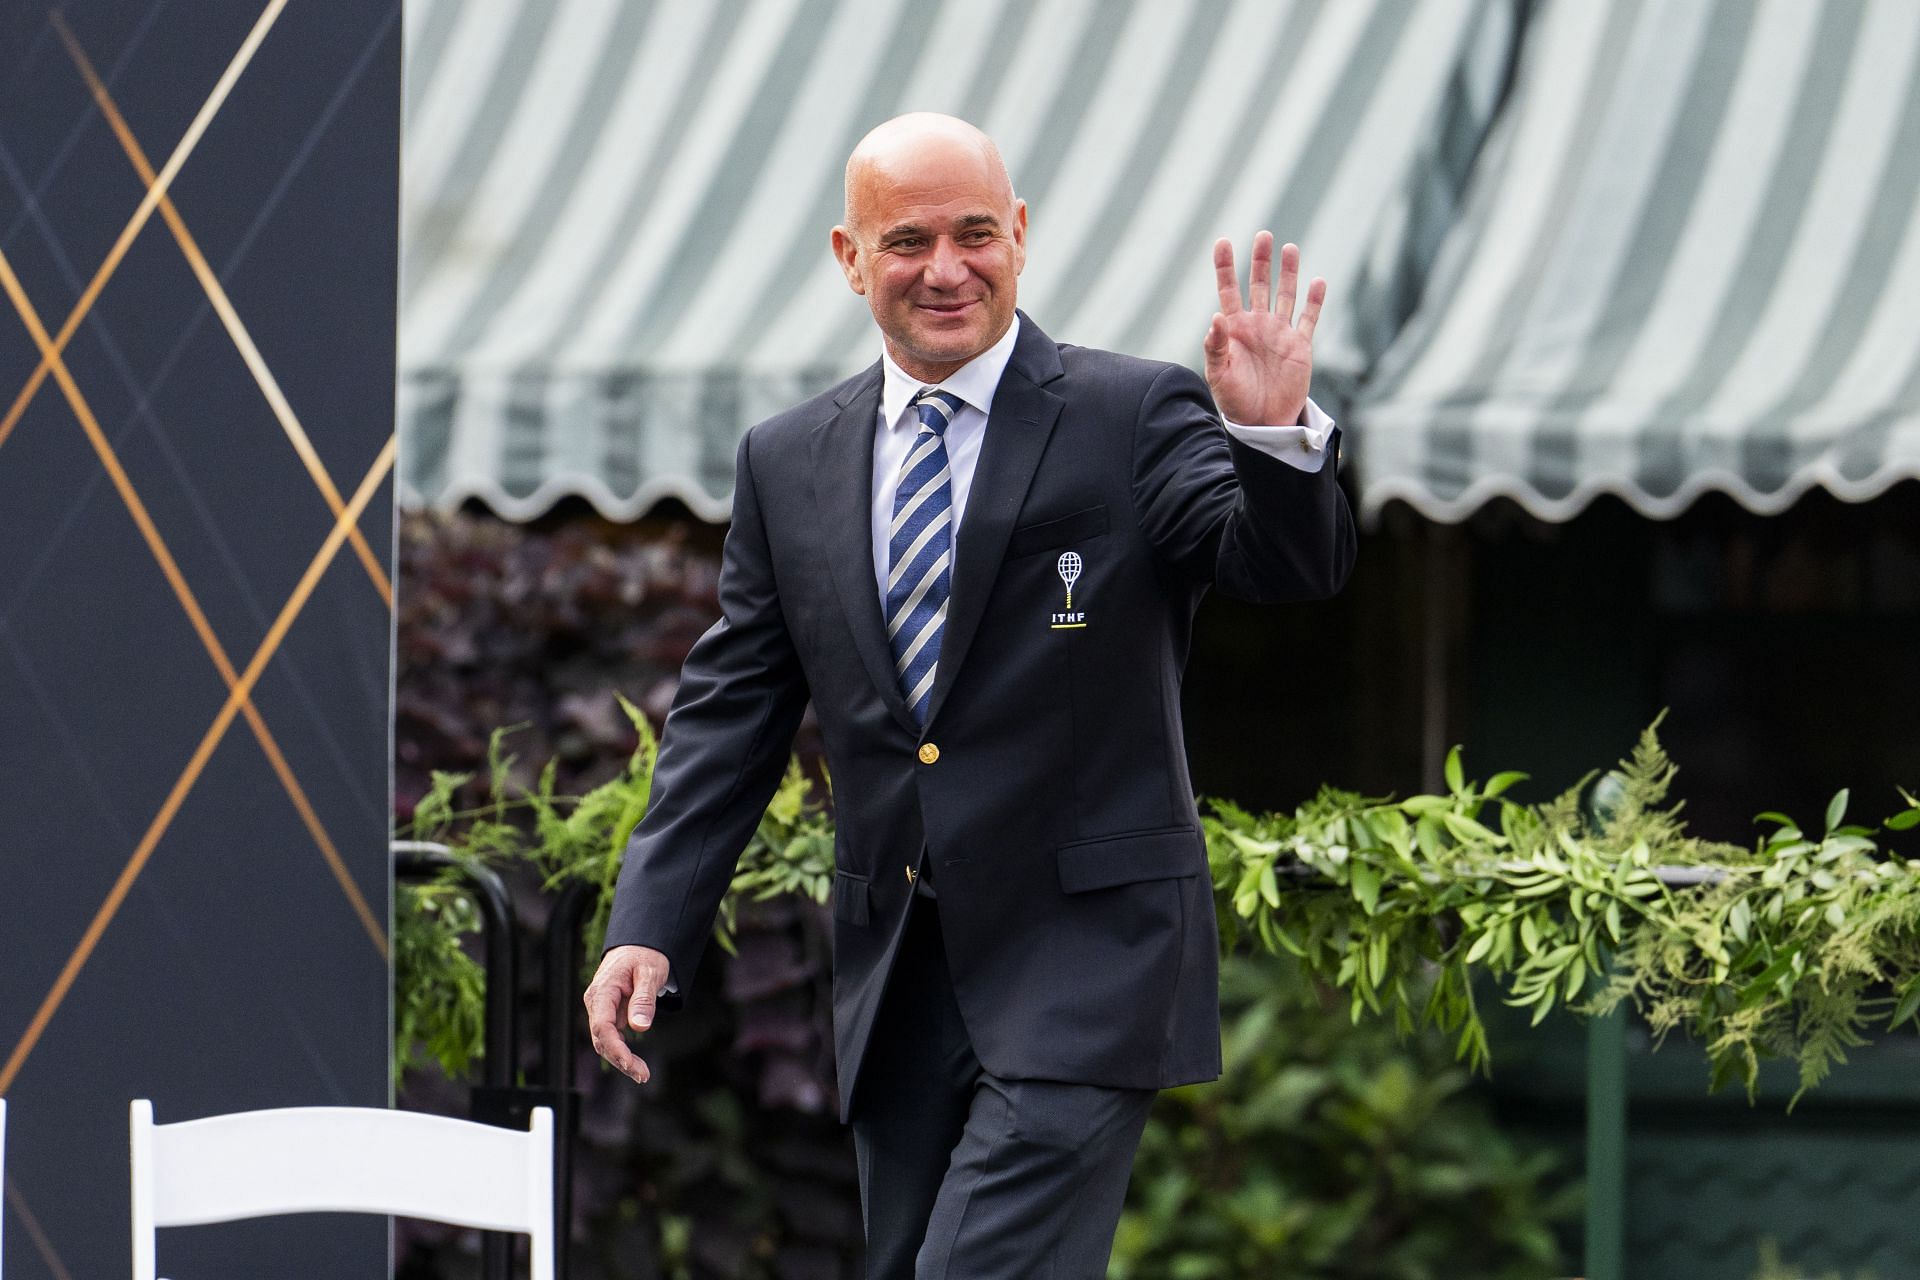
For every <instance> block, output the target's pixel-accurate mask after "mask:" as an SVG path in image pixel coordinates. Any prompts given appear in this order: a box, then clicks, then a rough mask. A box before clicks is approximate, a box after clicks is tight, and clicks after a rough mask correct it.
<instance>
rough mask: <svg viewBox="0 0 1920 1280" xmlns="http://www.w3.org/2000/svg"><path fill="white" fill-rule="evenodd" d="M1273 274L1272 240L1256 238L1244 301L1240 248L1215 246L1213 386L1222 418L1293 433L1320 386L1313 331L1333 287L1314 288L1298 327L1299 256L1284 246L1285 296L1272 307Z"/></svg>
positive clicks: (1210, 337) (1210, 335)
mask: <svg viewBox="0 0 1920 1280" xmlns="http://www.w3.org/2000/svg"><path fill="white" fill-rule="evenodd" d="M1272 274H1273V233H1272V232H1269V231H1262V232H1260V233H1259V234H1258V235H1256V236H1254V238H1253V269H1252V272H1251V274H1250V278H1249V280H1248V290H1247V293H1248V297H1247V300H1246V302H1245V304H1244V305H1243V304H1242V303H1241V300H1240V281H1239V278H1238V277H1237V276H1236V275H1235V274H1234V270H1233V243H1232V241H1229V240H1219V241H1216V242H1215V243H1214V246H1213V275H1214V282H1215V283H1216V284H1217V285H1218V286H1219V288H1220V310H1219V311H1218V312H1217V313H1215V315H1214V317H1213V323H1212V324H1210V325H1208V326H1207V340H1206V343H1205V347H1206V353H1207V386H1208V387H1209V388H1211V389H1212V391H1213V402H1214V404H1215V405H1217V406H1218V407H1219V409H1220V413H1221V416H1222V417H1225V418H1226V419H1228V420H1229V421H1231V422H1237V423H1241V424H1243V425H1248V426H1256V425H1257V426H1272V427H1284V426H1291V425H1293V424H1294V423H1297V422H1298V421H1300V413H1301V411H1302V410H1303V409H1305V408H1306V404H1307V385H1308V384H1309V383H1310V382H1311V381H1312V379H1313V328H1314V326H1315V325H1316V324H1318V323H1319V322H1320V304H1321V303H1322V302H1324V301H1325V300H1326V296H1327V282H1326V281H1325V280H1322V279H1321V278H1320V277H1318V276H1315V277H1314V278H1313V281H1312V283H1310V284H1309V285H1308V286H1307V304H1306V306H1305V307H1304V308H1303V309H1302V310H1301V312H1300V321H1299V323H1298V324H1296V323H1294V319H1293V306H1294V295H1295V291H1296V290H1297V289H1298V288H1299V286H1300V250H1299V248H1298V246H1296V245H1291V244H1287V245H1282V246H1281V247H1280V289H1279V292H1278V293H1277V294H1276V295H1274V297H1273V298H1272V302H1271V305H1269V301H1268V293H1269V290H1270V281H1271V279H1272Z"/></svg>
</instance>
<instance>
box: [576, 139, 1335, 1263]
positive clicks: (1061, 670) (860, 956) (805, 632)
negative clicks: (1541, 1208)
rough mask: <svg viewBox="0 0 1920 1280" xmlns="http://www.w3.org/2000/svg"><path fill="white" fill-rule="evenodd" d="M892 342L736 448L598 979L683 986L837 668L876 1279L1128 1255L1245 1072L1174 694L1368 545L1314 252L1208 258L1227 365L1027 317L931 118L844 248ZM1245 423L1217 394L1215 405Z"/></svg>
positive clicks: (857, 1056)
mask: <svg viewBox="0 0 1920 1280" xmlns="http://www.w3.org/2000/svg"><path fill="white" fill-rule="evenodd" d="M831 242H832V248H833V253H834V256H835V258H836V260H837V261H838V262H839V264H840V267H841V269H842V271H843V272H844V273H845V274H846V279H847V284H848V285H849V286H850V287H851V288H852V289H853V291H854V292H855V293H857V294H860V295H861V296H862V297H864V298H865V299H866V301H867V305H868V307H869V308H870V309H871V311H872V313H873V318H874V321H875V322H876V324H877V325H878V326H879V330H880V340H881V341H880V346H881V353H880V359H879V361H878V362H877V363H876V364H874V365H873V366H872V367H871V368H869V369H867V370H866V371H865V372H864V373H861V374H859V375H858V376H856V377H854V378H852V379H849V380H848V381H846V382H844V383H842V384H840V385H839V386H837V387H834V388H833V389H832V390H830V391H827V392H825V393H823V394H821V395H819V396H816V397H815V398H813V399H812V400H809V401H807V402H806V403H804V404H801V405H798V406H796V407H794V408H792V409H789V410H787V411H786V412H784V413H781V414H779V415H777V416H775V417H773V418H770V419H768V420H767V421H766V422H762V423H760V424H759V425H757V426H755V427H754V428H753V429H752V430H750V431H749V432H747V434H746V437H745V438H744V439H743V440H742V441H741V442H740V447H739V453H738V457H737V463H736V465H737V477H736V482H735V489H734V509H733V523H732V527H731V529H730V530H729V532H728V535H727V542H726V551H725V556H724V562H723V566H722V570H721V580H720V605H721V611H722V616H721V618H720V620H719V621H718V622H716V623H715V624H714V626H713V628H712V629H711V630H709V631H708V632H707V633H706V635H704V636H703V637H701V639H700V641H699V643H698V644H696V645H695V646H694V648H693V651H692V652H691V653H690V654H689V655H688V658H687V661H686V665H685V667H684V669H683V671H682V673H681V683H680V688H679V692H678V695H677V697H676V698H675V700H674V705H673V710H672V712H671V714H670V715H669V716H668V719H667V723H666V728H665V731H664V735H663V738H662V743H661V749H660V757H659V762H658V766H657V768H656V771H655V774H654V784H653V795H652V799H651V802H650V806H649V808H648V811H647V814H646V817H645V819H644V820H643V821H642V822H641V823H640V825H639V826H638V827H637V828H636V829H635V831H634V833H633V836H632V839H631V840H630V841H629V843H628V846H627V852H626V859H625V863H624V865H623V867H622V870H621V875H620V882H619V887H618V891H617V892H616V894H615V898H614V905H613V914H612V920H611V923H610V925H609V927H608V930H607V952H606V954H605V956H604V957H603V959H602V962H601V965H600V969H599V972H598V974H597V975H596V976H595V978H594V980H593V983H592V985H591V986H590V987H589V988H588V990H587V993H586V1003H587V1008H588V1011H589V1019H590V1023H591V1028H592V1033H593V1043H594V1047H595V1049H596V1050H598V1051H599V1053H600V1054H601V1056H602V1057H604V1058H605V1059H606V1060H607V1061H608V1062H610V1063H612V1064H613V1065H614V1066H615V1067H617V1068H619V1069H620V1070H621V1071H623V1072H625V1073H626V1074H628V1075H629V1076H631V1077H632V1078H633V1079H634V1080H636V1081H640V1082H644V1081H645V1080H646V1079H647V1075H648V1071H647V1066H646V1063H645V1062H644V1061H642V1060H641V1059H640V1058H639V1057H638V1056H637V1055H636V1054H635V1053H634V1052H633V1050H632V1049H631V1048H629V1047H628V1045H627V1043H626V1041H625V1039H624V1038H623V1034H622V1030H623V1027H624V1028H626V1029H630V1030H632V1031H636V1032H644V1031H645V1030H646V1029H647V1028H648V1027H649V1026H650V1025H651V1024H652V1021H653V1018H654V1014H655V1010H656V1007H669V1006H671V1004H672V1003H674V1002H675V1001H677V999H678V993H679V992H680V991H682V990H684V989H685V988H686V987H687V985H688V983H689V980H690V979H691V977H692V974H693V971H694V967H695V966H696V965H697V964H698V963H699V961H700V958H701V954H702V952H703V950H704V948H705V944H706V940H707V938H708V937H709V936H710V934H711V931H712V928H713V922H714V917H715V914H716V912H717V910H718V907H719V904H720V901H721V898H722V896H723V895H724V894H725V892H726V889H727V886H728V883H729V882H730V880H731V878H732V874H733V868H734V865H735V863H736V861H737V859H738V857H739V854H740V851H741V849H742V848H743V847H744V846H745V844H746V842H747V840H748V839H749V838H750V837H751V835H752V833H753V831H754V828H755V826H756V824H757V823H758V821H759V819H760V815H761V814H762V812H763V811H764V809H765V806H766V803H767V801H768V799H769V797H770V796H771V794H772V792H773V789H774V787H775V785H776V783H777V782H778V780H779V777H780V774H781V770H782V768H783V766H784V765H785V762H786V759H787V754H788V751H789V750H790V747H791V743H792V739H793V734H794V731H795V729H796V727H797V726H798V724H799V721H800V715H801V712H802V710H803V709H804V707H805V706H806V703H807V700H808V698H809V696H811V698H812V700H813V703H814V707H815V711H816V714H817V716H818V719H819V723H820V729H821V733H822V736H823V737H824V739H825V744H826V752H827V761H828V765H829V768H830V769H831V771H832V775H833V780H834V798H835V804H836V815H835V816H836V838H835V849H834V858H835V866H836V871H835V875H834V882H833V898H832V914H833V940H834V996H833V1016H834V1040H835V1049H836V1052H837V1055H838V1063H839V1083H840V1103H841V1113H842V1116H843V1118H845V1119H846V1120H848V1121H849V1122H850V1123H851V1125H852V1127H853V1133H854V1145H855V1150H856V1152H857V1154H858V1157H859V1162H860V1190H861V1202H862V1208H863V1210H864V1212H865V1215H866V1224H867V1275H868V1276H869V1277H870V1278H871V1280H1032V1278H1034V1277H1047V1278H1048V1280H1070V1278H1071V1280H1080V1278H1082V1277H1085V1278H1087V1280H1092V1278H1094V1277H1100V1276H1104V1275H1105V1273H1106V1266H1107V1258H1108V1255H1109V1253H1110V1252H1111V1249H1112V1242H1113V1232H1114V1228H1115V1225H1116V1224H1117V1222H1118V1219H1119V1214H1120V1209H1121V1204H1122V1201H1123V1199H1124V1197H1125V1193H1126V1185H1127V1175H1128V1172H1129V1170H1130V1168H1131V1165H1132V1161H1133V1155H1134V1151H1135V1149H1136V1147H1137V1146H1138V1143H1139V1140H1140V1134H1141V1130H1142V1128H1143V1127H1144V1125H1145V1123H1146V1116H1147V1110H1148V1107H1149V1105H1150V1104H1151V1102H1152V1100H1153V1097H1154V1093H1155V1091H1156V1090H1158V1089H1163V1088H1167V1087H1169V1086H1172V1085H1179V1084H1187V1083H1191V1082H1195V1081H1201V1080H1210V1079H1213V1078H1214V1077H1215V1076H1217V1075H1218V1074H1219V1070H1220V1031H1219V1000H1218V947H1219V943H1218V938H1217V936H1216V933H1215V928H1214V915H1213V896H1212V890H1211V886H1210V884H1209V882H1208V875H1207V860H1206V848H1205V843H1204V840H1203V838H1202V835H1201V830H1200V821H1199V816H1198V814H1197V812H1196V810H1195V805H1194V797H1193V788H1192V785H1191V783H1190V781H1189V779H1188V774H1187V764H1186V753H1185V743H1184V739H1183V736H1182V728H1181V721H1180V682H1181V676H1182V672H1183V669H1184V667H1185V664H1186V658H1187V650H1188V637H1189V634H1190V631H1191V627H1192V622H1193V616H1194V611H1195V610H1196V608H1197V607H1198V605H1199V603H1200V599H1201V597H1202V595H1203V594H1204V593H1205V592H1206V591H1207V590H1208V589H1209V588H1212V589H1214V590H1218V591H1222V592H1225V593H1226V594H1228V595H1231V596H1234V597H1237V598H1240V599H1245V600H1253V601H1293V600H1309V599H1317V598H1320V597H1324V596H1328V595H1331V594H1332V593H1334V592H1336V591H1338V590H1339V589H1340V587H1341V585H1342V583H1343V582H1344V581H1345V580H1346V577H1347V573H1348V570H1349V568H1350V566H1351V565H1352V562H1353V554H1354V532H1353V521H1352V517H1351V515H1350V514H1349V512H1348V509H1347V504H1346V500H1345V498H1344V497H1343V496H1342V494H1341V491H1340V488H1339V486H1338V485H1337V484H1336V483H1335V477H1334V467H1333V466H1332V465H1331V464H1330V462H1329V459H1330V458H1331V457H1332V456H1333V455H1334V452H1335V437H1336V434H1337V433H1336V432H1335V430H1334V428H1333V424H1332V423H1331V421H1329V420H1328V419H1327V418H1326V417H1325V415H1323V414H1321V413H1320V411H1319V410H1318V409H1317V408H1316V407H1314V406H1313V405H1312V403H1311V402H1310V401H1309V400H1308V398H1307V390H1308V383H1309V380H1310V377H1311V373H1312V363H1313V347H1312V344H1313V331H1314V326H1315V323H1316V322H1317V321H1318V319H1319V315H1320V307H1321V303H1322V300H1323V298H1324V297H1325V293H1326V286H1325V284H1324V282H1323V281H1321V280H1318V279H1315V280H1314V281H1313V282H1312V283H1311V285H1310V286H1309V287H1308V289H1307V293H1306V298H1305V303H1304V305H1303V306H1302V307H1301V308H1300V311H1299V314H1298V316H1297V318H1296V316H1295V304H1296V300H1297V299H1296V290H1297V288H1298V281H1299V253H1298V251H1297V250H1296V249H1295V248H1294V247H1293V246H1292V245H1287V246H1285V247H1284V248H1283V249H1282V250H1281V253H1280V271H1279V277H1278V281H1277V287H1275V286H1276V282H1275V280H1274V278H1273V238H1272V237H1271V236H1270V235H1268V234H1267V233H1266V232H1264V231H1263V232H1261V233H1260V234H1259V235H1257V236H1255V237H1254V241H1253V259H1252V268H1251V272H1250V281H1249V288H1248V293H1247V296H1246V297H1245V298H1243V297H1242V295H1241V292H1240V287H1239V284H1238V281H1237V278H1236V276H1235V272H1234V260H1233V249H1232V246H1231V245H1230V244H1229V243H1228V242H1227V241H1225V240H1222V241H1220V242H1219V243H1218V244H1217V245H1215V246H1214V255H1213V267H1214V273H1215V277H1216V281H1217V283H1218V286H1219V292H1220V311H1219V313H1218V314H1217V315H1215V316H1214V317H1213V321H1212V323H1211V324H1210V325H1209V326H1208V327H1207V330H1206V332H1205V335H1204V337H1203V340H1202V350H1203V351H1204V354H1205V368H1206V377H1205V380H1204V382H1203V381H1202V379H1201V378H1199V377H1197V376H1196V375H1195V374H1194V373H1192V372H1191V371H1189V370H1187V369H1185V368H1182V367H1180V366H1178V365H1169V364H1161V363H1156V362H1153V361H1147V360H1139V359H1134V358H1132V357H1128V356H1123V355H1116V354H1113V353H1111V352H1106V351H1096V350H1089V349H1085V348H1079V347H1073V346H1065V345H1061V344H1059V343H1056V342H1054V341H1053V340H1052V339H1051V338H1049V337H1048V336H1047V335H1046V334H1045V333H1043V332H1041V330H1040V329H1039V327H1038V326H1037V325H1035V324H1034V323H1033V321H1032V320H1031V319H1029V318H1028V317H1026V316H1025V315H1024V314H1022V313H1020V312H1019V311H1017V310H1016V307H1015V303H1016V295H1017V287H1018V284H1019V278H1020V272H1021V270H1022V268H1023V267H1024V266H1025V265H1026V253H1027V208H1026V204H1025V202H1024V201H1022V200H1020V199H1019V198H1017V197H1016V196H1015V194H1014V191H1013V187H1012V184H1011V182H1010V181H1009V179H1008V176H1007V170H1006V167H1005V165H1004V164H1003V163H1002V161H1001V158H1000V154H999V152H998V150H997V149H996V148H995V147H994V145H993V143H992V141H991V140H990V139H988V138H987V137H986V135H984V134H982V133H981V132H980V131H979V130H977V129H975V128H974V127H973V126H971V125H968V124H966V123H964V122H963V121H959V120H955V119H953V118H951V117H947V116H938V115H926V114H917V115H910V116H902V117H900V118H898V119H895V120H891V121H888V122H887V123H885V124H883V125H881V126H879V127H878V128H876V129H875V130H874V131H873V132H872V133H870V134H868V135H867V137H866V138H865V139H863V140H862V141H861V143H860V145H859V146H858V147H857V148H856V149H855V151H854V153H853V155H852V157H851V158H850V159H849V160H848V162H847V171H846V214H845V220H844V221H843V222H842V223H841V225H839V226H837V227H835V228H834V229H833V232H832V237H831ZM1223 418H1224V421H1223Z"/></svg>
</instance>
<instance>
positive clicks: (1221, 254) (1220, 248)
mask: <svg viewBox="0 0 1920 1280" xmlns="http://www.w3.org/2000/svg"><path fill="white" fill-rule="evenodd" d="M1213 283H1214V284H1215V285H1216V286H1217V287H1218V288H1219V290H1220V310H1221V311H1222V312H1223V313H1224V314H1226V315H1232V314H1233V313H1234V312H1236V311H1238V310H1240V280H1239V277H1237V276H1235V275H1234V274H1233V241H1231V240H1228V239H1226V238H1224V237H1222V238H1221V239H1219V240H1215V241H1214V242H1213Z"/></svg>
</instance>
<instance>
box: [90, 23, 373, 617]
mask: <svg viewBox="0 0 1920 1280" xmlns="http://www.w3.org/2000/svg"><path fill="white" fill-rule="evenodd" d="M52 23H53V29H54V31H55V32H57V33H58V34H59V36H60V39H61V41H62V42H63V43H64V44H65V45H66V46H67V54H68V56H70V57H71V58H72V59H73V62H74V65H75V66H76V67H78V68H79V70H80V75H81V78H82V79H84V80H85V81H86V82H87V88H88V89H89V90H90V91H91V92H92V93H93V100H94V102H96V103H97V104H99V107H100V112H101V114H102V115H103V116H105V117H106V120H107V124H108V126H109V127H111V128H112V130H113V133H114V136H115V137H116V138H118V139H119V140H120V146H121V149H122V150H124V151H125V152H126V153H127V159H128V160H130V161H132V162H133V168H134V172H136V173H138V174H139V175H140V180H141V181H142V182H143V183H145V184H146V185H147V187H148V188H149V189H152V188H153V187H154V186H155V185H157V183H158V175H157V174H155V173H154V171H153V166H152V165H151V164H149V163H148V162H147V155H146V152H145V151H143V150H141V148H140V142H139V140H138V139H136V138H135V137H134V136H133V130H132V129H130V128H128V127H127V122H126V118H125V117H123V116H122V115H121V114H120V109H119V107H118V106H117V105H116V104H115V103H114V101H113V95H112V94H110V93H109V92H108V91H107V86H106V84H105V83H104V82H103V81H102V80H101V79H100V76H99V75H98V73H96V72H95V70H94V67H93V63H92V62H91V61H90V60H89V59H88V58H87V54H86V50H85V49H83V48H81V47H80V41H79V40H78V39H77V38H76V37H75V36H74V34H73V31H72V29H71V28H69V27H68V26H67V23H66V19H64V18H62V17H61V16H60V13H59V11H58V10H55V11H54V13H53V15H52ZM159 207H160V217H161V219H162V220H163V221H165V222H166V224H167V229H168V230H169V231H171V232H173V238H174V240H175V242H176V243H178V244H179V246H180V252H181V253H183V254H185V255H186V259H187V263H188V265H190V266H191V267H192V268H193V274H194V275H195V276H196V277H197V278H198V279H199V281H200V287H201V288H202V289H204V290H206V294H207V300H208V301H209V302H211V303H212V304H213V309H214V312H215V314H217V315H218V316H219V317H220V322H221V323H222V324H223V325H225V326H226V329H227V333H228V335H229V336H230V337H231V338H232V339H233V345H234V346H235V347H236V348H238V349H239V352H240V358H241V359H242V360H243V361H245V362H246V366H247V368H248V370H249V371H250V372H251V373H252V374H253V379H254V381H255V382H257V383H259V384H260V391H261V394H263V395H265V396H266V398H267V403H268V405H270V406H271V407H272V409H273V416H274V417H275V418H277V419H279V422H280V426H281V429H282V430H284V431H285V432H286V433H287V439H288V440H290V441H292V442H293V448H294V452H296V453H298V454H299V455H300V461H301V462H303V463H305V464H306V468H307V473H308V474H309V475H311V476H312V477H313V482H314V484H315V485H316V486H317V487H318V488H319V490H320V495H321V496H322V497H323V498H325V499H326V501H327V506H328V508H329V509H330V510H331V511H332V512H333V514H334V515H335V516H338V515H339V514H340V511H341V508H342V507H343V506H344V505H345V504H344V502H343V500H342V499H341V497H340V490H339V489H338V488H336V487H335V486H334V483H333V477H332V476H330V475H328V474H327V468H326V464H325V463H323V462H321V461H320V455H319V454H318V453H316V452H315V451H314V448H313V442H312V441H311V440H310V439H309V438H308V437H307V433H306V430H305V428H303V427H302V426H301V425H300V419H299V417H298V416H297V415H296V414H295V413H294V411H293V406H292V405H291V404H290V403H288V401H287V397H286V395H285V394H284V393H283V392H282V391H281V390H280V382H279V380H278V379H277V378H275V377H274V376H273V370H272V369H270V368H269V367H268V366H267V362H266V360H265V358H264V357H262V356H261V354H260V349H259V347H257V346H255V345H254V341H253V335H252V334H250V333H248V332H247V326H246V325H245V324H244V323H243V322H242V321H241V319H240V313H239V312H237V311H235V310H234V307H233V302H232V301H231V300H230V299H229V298H228V297H227V291H226V290H225V289H224V288H223V287H221V284H220V278H219V277H218V276H216V275H215V274H214V272H213V268H212V266H210V265H209V264H208V262H207V259H206V256H205V255H204V254H202V253H201V252H200V246H199V245H198V244H197V243H196V242H195V241H194V238H193V233H192V232H190V231H188V230H187V224H186V222H185V221H184V220H183V219H182V218H181V217H180V212H179V210H178V209H176V208H175V207H174V203H173V198H172V197H171V196H169V195H167V194H166V193H165V192H162V193H161V196H160V205H159ZM347 536H348V537H349V538H351V539H352V541H353V550H354V553H355V554H356V555H358V556H359V557H360V563H361V564H362V565H364V566H365V567H366V570H367V576H368V577H369V578H371V579H372V580H373V585H374V589H375V590H376V591H378V592H379V593H380V599H381V601H382V602H383V603H384V604H385V605H386V606H387V607H388V608H392V607H393V587H392V584H390V583H389V582H388V581H387V574H386V570H385V569H383V568H382V567H381V565H380V561H379V559H378V557H376V556H375V555H374V554H373V548H372V547H370V546H368V545H367V539H366V535H365V534H363V533H361V531H360V530H359V529H355V530H353V531H352V532H351V533H350V534H348V535H347Z"/></svg>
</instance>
